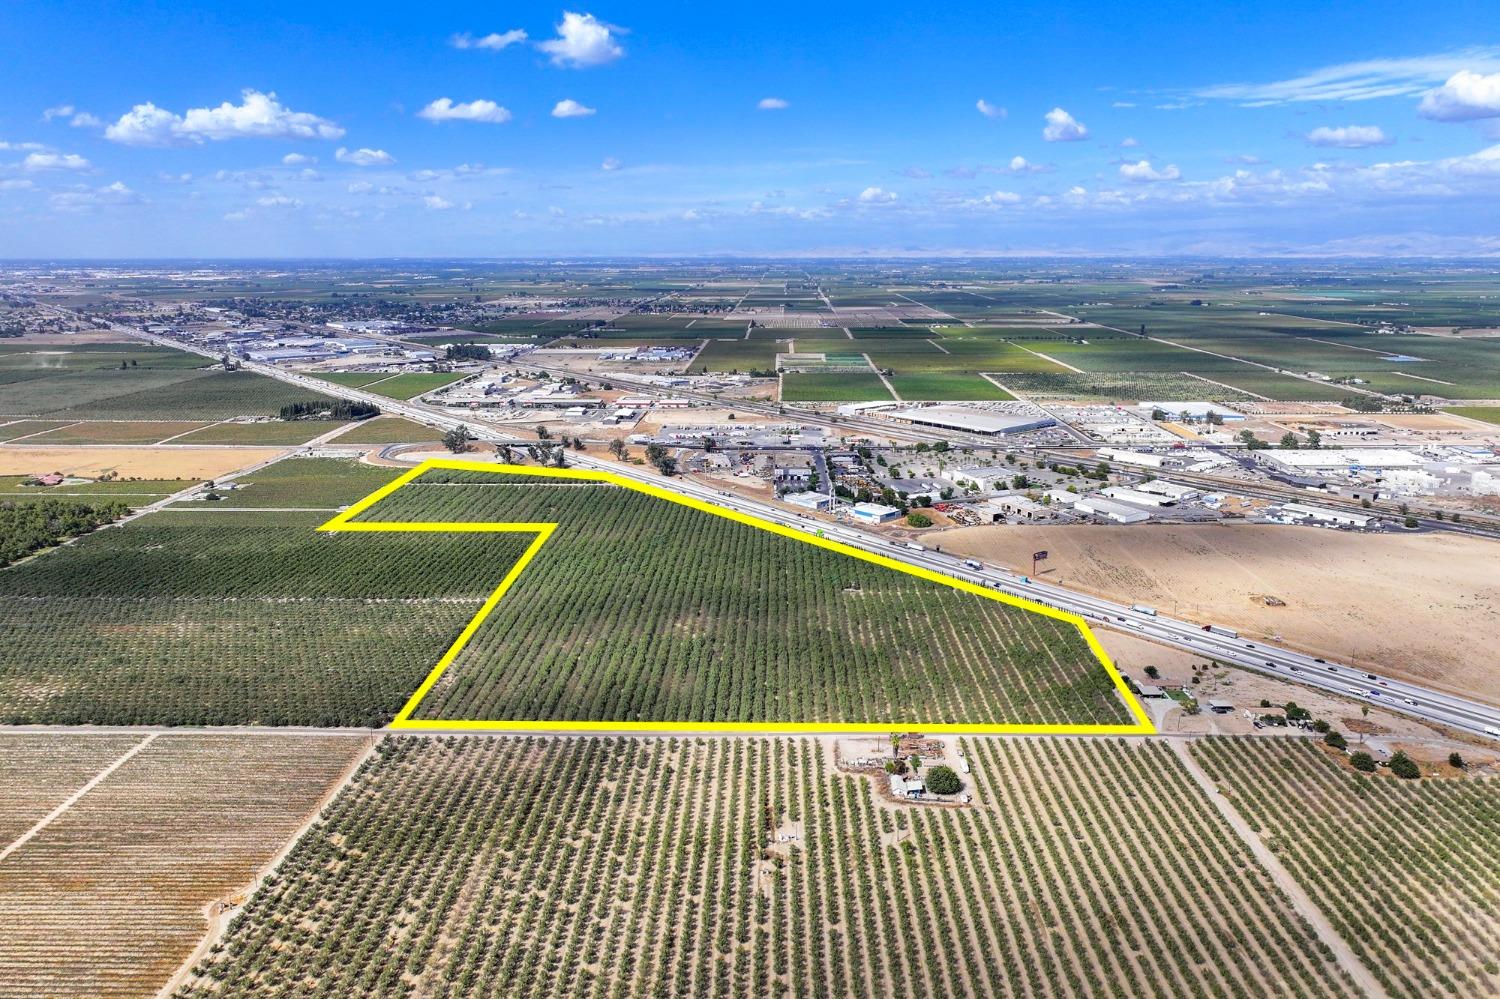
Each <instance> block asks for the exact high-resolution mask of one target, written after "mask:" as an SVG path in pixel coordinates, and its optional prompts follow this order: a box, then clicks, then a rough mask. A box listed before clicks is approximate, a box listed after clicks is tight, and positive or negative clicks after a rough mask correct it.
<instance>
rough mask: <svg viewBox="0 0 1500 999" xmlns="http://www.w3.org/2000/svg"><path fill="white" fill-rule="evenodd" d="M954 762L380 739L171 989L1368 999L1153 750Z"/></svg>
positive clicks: (559, 995) (816, 751)
mask: <svg viewBox="0 0 1500 999" xmlns="http://www.w3.org/2000/svg"><path fill="white" fill-rule="evenodd" d="M880 741H884V740H880ZM968 758H969V759H971V760H972V762H973V767H974V770H973V774H972V775H971V776H969V777H966V778H965V781H966V782H967V783H968V784H969V785H970V787H971V788H972V790H973V791H974V793H975V802H974V804H972V805H971V806H969V807H964V808H940V807H925V808H924V807H916V806H911V805H903V804H898V803H894V802H891V801H890V800H888V799H885V798H883V797H880V796H878V795H877V792H876V791H875V787H876V786H880V785H883V784H884V778H885V775H884V774H883V773H882V774H879V775H878V776H873V777H872V776H867V775H864V774H853V773H848V772H844V771H841V770H840V769H838V768H837V767H835V766H834V764H832V763H831V762H830V759H829V755H828V752H827V748H826V747H825V746H824V745H822V744H821V743H819V742H818V741H817V740H812V739H753V740H750V739H706V740H705V739H697V740H681V739H670V740H668V739H661V740H646V739H599V738H592V739H508V738H476V737H467V738H465V737H454V738H443V739H423V738H412V737H390V738H387V739H385V740H383V741H382V742H381V743H380V745H379V746H378V747H377V749H376V754H375V756H374V758H373V759H372V760H371V761H369V762H367V763H366V764H365V765H364V766H362V767H361V769H360V770H359V772H358V773H357V774H356V776H355V777H354V779H353V780H352V781H351V782H350V783H349V784H348V785H346V786H345V788H344V789H343V791H342V792H341V793H340V794H339V796H338V797H337V798H336V799H335V800H334V801H333V802H332V803H331V804H330V805H329V806H328V807H327V808H326V809H325V811H324V813H323V820H322V821H320V822H319V823H317V824H315V825H314V826H313V827H312V828H311V829H310V830H309V831H308V833H307V834H306V835H305V836H304V837H303V838H302V839H301V840H299V841H298V843H297V845H296V846H295V848H294V849H293V850H292V852H291V854H290V855H289V856H288V858H287V860H286V862H285V863H284V864H283V865H282V866H281V867H280V869H279V870H278V872H277V874H276V876H275V877H272V878H268V879H267V880H266V882H265V887H264V888H263V889H262V890H261V891H259V892H257V893H256V894H255V895H254V896H253V897H252V898H251V899H250V900H249V902H248V904H247V905H246V906H245V907H244V908H243V909H242V910H241V911H240V912H239V913H237V914H236V915H235V917H234V918H233V920H232V921H231V922H230V926H229V931H228V934H227V936H226V939H225V940H224V943H223V946H222V947H215V948H213V950H212V951H210V952H208V953H206V954H205V955H204V957H203V960H202V961H201V962H200V963H199V964H198V965H197V967H196V968H194V969H193V974H192V977H191V978H190V979H189V981H188V982H187V984H186V985H184V986H183V988H182V989H180V990H179V991H178V992H177V997H178V999H189V997H198V996H204V995H212V996H217V997H220V999H240V997H252V996H263V995H275V994H280V993H283V992H284V993H286V994H313V995H322V996H372V997H375V996H378V997H400V996H409V995H416V996H450V997H458V996H466V995H474V996H490V995H507V996H509V995H526V996H528V997H532V999H565V997H567V999H571V997H584V999H647V997H665V996H725V997H729V996H734V997H745V999H750V997H754V999H790V997H794V996H796V997H800V996H829V997H843V996H872V997H873V996H1017V997H1018V996H1064V995H1066V996H1082V995H1092V996H1109V995H1115V996H1226V997H1228V996H1262V995H1276V996H1288V997H1308V999H1312V997H1318V999H1323V997H1346V996H1349V997H1352V996H1355V995H1358V994H1359V992H1358V990H1357V989H1356V987H1355V986H1354V985H1353V983H1351V982H1350V981H1349V979H1348V978H1347V977H1346V976H1345V975H1344V974H1343V973H1342V971H1341V970H1340V969H1339V967H1338V965H1337V964H1336V963H1335V961H1334V960H1333V958H1332V956H1331V955H1330V954H1328V953H1327V952H1326V951H1325V950H1324V949H1322V947H1321V945H1320V943H1319V942H1318V940H1317V938H1316V936H1315V935H1314V932H1313V930H1312V928H1311V927H1310V926H1309V925H1308V923H1307V922H1306V921H1305V920H1304V919H1303V918H1302V917H1301V916H1300V915H1298V913H1297V911H1296V910H1295V909H1294V908H1293V906H1292V904H1291V902H1290V901H1289V900H1288V899H1287V898H1286V896H1285V895H1283V894H1282V893H1281V891H1280V890H1278V888H1277V887H1276V885H1275V883H1274V882H1273V881H1272V880H1271V878H1270V877H1269V875H1268V874H1267V873H1266V871H1265V870H1264V869H1262V868H1261V867H1260V866H1259V865H1258V864H1257V862H1256V861H1255V859H1254V857H1253V856H1252V855H1251V853H1250V851H1249V850H1248V848H1247V847H1246V846H1245V845H1244V844H1243V843H1242V842H1241V841H1240V840H1239V839H1238V838H1237V837H1236V836H1235V834H1234V832H1233V831H1232V830H1231V829H1230V827H1229V825H1228V823H1227V822H1225V821H1224V819H1223V817H1222V816H1220V815H1219V813H1218V812H1217V811H1216V810H1215V809H1214V807H1213V805H1212V804H1211V803H1210V802H1209V801H1208V800H1207V799H1205V798H1204V797H1203V796H1202V794H1201V793H1200V791H1199V790H1198V788H1197V786H1196V785H1195V784H1194V783H1193V781H1192V779H1191V778H1190V777H1189V776H1188V773H1187V771H1186V770H1185V768H1184V767H1183V766H1182V764H1181V763H1180V761H1178V760H1177V759H1176V758H1175V756H1174V754H1173V753H1172V751H1171V750H1170V749H1168V748H1167V747H1166V746H1164V745H1161V744H1159V743H1152V744H1145V743H1125V742H1103V741H1097V740H1087V741H1085V740H1056V741H1046V740H1036V739H1012V740H1004V741H1001V740H971V741H970V745H969V747H968ZM1478 953H1485V954H1487V953H1488V952H1487V951H1481V952H1478ZM1469 994H1478V993H1474V992H1471V993H1469Z"/></svg>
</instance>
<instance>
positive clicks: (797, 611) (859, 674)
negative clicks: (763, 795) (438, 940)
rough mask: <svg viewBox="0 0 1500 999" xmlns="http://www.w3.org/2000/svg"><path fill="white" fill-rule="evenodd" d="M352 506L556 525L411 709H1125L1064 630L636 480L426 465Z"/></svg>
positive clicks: (668, 715) (740, 712)
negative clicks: (691, 504)
mask: <svg viewBox="0 0 1500 999" xmlns="http://www.w3.org/2000/svg"><path fill="white" fill-rule="evenodd" d="M358 519H359V520H361V521H365V520H374V521H388V522H397V523H399V522H410V521H437V522H450V521H510V522H526V523H533V522H546V523H557V524H559V525H560V526H559V527H558V529H557V530H556V532H554V534H553V535H552V537H551V538H550V539H549V540H548V541H547V543H546V544H545V545H544V546H543V548H542V550H541V552H540V553H539V554H538V556H537V557H536V559H535V560H533V562H532V563H531V564H530V565H529V566H528V567H527V568H526V570H525V571H524V573H523V575H522V577H521V579H520V582H519V583H518V584H517V585H516V586H515V587H514V588H513V589H512V590H511V591H510V592H509V593H508V594H507V595H506V596H505V598H504V599H502V600H501V601H500V603H499V605H498V606H497V608H496V610H495V611H494V613H493V614H491V615H490V617H489V618H488V619H487V620H486V621H485V623H484V624H483V625H482V626H481V627H480V629H479V631H478V632H477V633H476V634H475V636H474V638H473V640H472V641H471V642H470V643H469V645H468V646H466V647H465V649H464V651H463V652H462V653H461V654H460V656H459V658H458V659H457V661H456V662H455V663H454V665H453V666H452V667H451V668H450V669H449V670H448V671H447V673H445V674H444V675H443V678H442V680H441V681H440V682H439V683H438V685H437V686H436V687H435V688H434V689H433V690H432V691H431V692H430V693H429V694H428V695H427V697H426V698H425V699H424V700H423V701H422V703H421V705H420V707H419V710H418V713H417V716H416V717H418V718H449V719H501V720H535V719H576V720H603V721H620V720H631V721H635V720H645V721H682V720H691V721H740V722H743V721H827V722H858V723H867V724H882V723H885V722H902V723H918V722H929V723H938V722H943V723H964V722H972V723H995V724H1004V723H1080V724H1084V723H1128V722H1129V718H1128V717H1127V715H1126V713H1125V709H1124V706H1123V704H1122V703H1121V702H1120V700H1119V698H1118V696H1117V695H1116V693H1115V691H1114V688H1113V684H1112V682H1111V680H1110V677H1109V676H1108V674H1107V673H1106V672H1105V670H1104V669H1103V667H1102V666H1101V665H1100V664H1099V662H1098V661H1097V660H1096V659H1095V658H1094V656H1093V654H1092V653H1091V652H1090V650H1089V648H1088V646H1087V645H1086V644H1085V642H1084V638H1083V635H1082V633H1081V632H1080V631H1079V630H1078V629H1077V628H1075V627H1074V626H1073V625H1071V624H1068V623H1066V622H1061V621H1057V620H1054V619H1052V618H1049V617H1045V616H1043V615H1040V614H1037V613H1033V612H1030V611H1026V610H1022V609H1018V608H1015V607H1012V606H1009V605H1007V604H1004V603H1001V602H999V601H996V600H989V599H985V598H984V597H981V596H977V595H975V594H971V593H965V592H962V591H960V590H956V589H953V588H951V587H948V586H944V585H941V584H938V583H933V582H930V581H928V580H924V579H920V578H917V577H915V576H912V575H909V574H906V573H902V572H897V571H894V570H892V569H888V568H885V567H882V566H877V565H872V564H870V563H869V562H865V561H862V560H859V559H855V558H851V557H849V556H847V555H843V554H839V553H835V552H829V551H826V550H824V549H821V548H818V547H816V546H814V545H810V544H806V543H804V542H801V541H797V540H792V539H788V538H783V537H780V536H778V535H775V534H772V533H770V532H768V531H764V530H761V529H759V528H756V527H751V526H747V525H744V524H740V523H736V522H734V521H732V520H729V519H727V518H722V517H716V516H713V515H711V514H707V513H704V512H701V511H698V510H693V509H690V508H687V507H683V506H679V505H677V504H673V503H668V502H666V501H664V500H660V499H657V498H655V497H651V496H646V495H643V494H641V493H638V492H635V491H633V490H627V489H622V488H620V487H616V486H610V485H603V484H590V483H578V482H567V483H555V482H554V483H548V482H545V481H544V482H529V483H528V482H517V481H514V480H510V481H507V478H506V477H505V476H501V475H496V474H494V473H468V472H452V471H431V472H428V473H426V474H425V475H424V476H423V477H422V478H420V479H418V480H417V481H415V482H413V483H411V484H408V485H406V486H403V487H402V488H401V489H399V490H397V491H396V492H395V493H393V494H391V495H390V496H389V497H387V498H386V499H384V500H382V501H381V502H380V503H379V504H377V505H376V506H375V507H373V508H371V509H370V510H368V511H365V512H364V513H362V514H361V515H360V516H359V518H358ZM505 536H506V537H511V538H522V539H524V540H525V541H526V542H529V541H530V540H531V538H532V535H530V534H510V535H505ZM365 537H371V536H369V535H366V536H363V537H355V538H350V539H349V542H348V543H349V544H351V545H354V544H359V543H362V541H363V540H364V538H365ZM669 568H670V571H667V570H668V569H669Z"/></svg>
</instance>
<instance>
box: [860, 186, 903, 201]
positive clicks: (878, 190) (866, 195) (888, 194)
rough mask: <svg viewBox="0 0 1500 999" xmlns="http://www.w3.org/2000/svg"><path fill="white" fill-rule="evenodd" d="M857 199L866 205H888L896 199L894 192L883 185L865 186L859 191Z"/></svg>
mask: <svg viewBox="0 0 1500 999" xmlns="http://www.w3.org/2000/svg"><path fill="white" fill-rule="evenodd" d="M859 200H860V201H861V202H863V203H864V204H867V205H888V204H890V203H891V202H892V201H895V200H896V192H895V191H887V190H886V189H885V188H883V187H867V188H865V189H864V190H863V191H860V192H859Z"/></svg>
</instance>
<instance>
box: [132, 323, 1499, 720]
mask: <svg viewBox="0 0 1500 999" xmlns="http://www.w3.org/2000/svg"><path fill="white" fill-rule="evenodd" d="M115 329H116V330H117V331H118V332H121V333H127V334H130V335H133V336H136V337H138V338H140V339H144V340H147V341H150V342H152V343H158V344H161V345H163V346H168V347H175V348H177V349H178V350H190V351H193V352H195V353H198V354H201V355H203V356H206V357H212V358H214V359H215V360H217V359H218V358H217V355H215V354H213V353H212V352H210V351H205V350H201V349H198V348H195V347H192V346H190V345H187V344H183V343H180V342H177V341H174V340H171V339H169V338H166V337H159V336H156V335H154V334H150V333H146V332H145V331H143V330H138V329H135V328H133V327H128V326H119V325H117V326H116V327H115ZM242 367H243V368H244V369H245V370H247V371H255V372H257V373H260V374H263V375H266V376H267V377H271V378H276V379H279V380H281V381H283V382H289V383H291V384H296V385H301V386H303V387H305V388H307V389H309V390H315V391H318V392H321V393H323V394H324V395H334V396H339V397H342V398H346V399H352V400H360V401H365V402H370V403H373V404H375V405H377V406H379V407H380V408H381V409H383V410H385V411H387V412H390V413H394V414H396V415H398V416H404V417H406V418H407V419H410V420H413V421H416V422H418V423H423V424H426V425H428V426H433V427H437V428H438V429H441V430H450V429H452V428H454V427H457V426H459V425H463V426H466V427H467V428H468V429H469V431H470V433H471V434H473V436H474V437H475V438H476V439H477V440H480V441H483V442H488V443H492V444H509V445H512V446H515V445H517V444H529V443H532V442H531V441H529V440H526V439H524V438H520V437H517V436H515V435H514V434H508V433H504V432H502V431H500V430H497V429H495V428H493V427H490V426H487V425H485V424H484V423H482V422H480V423H476V422H470V421H467V420H464V419H460V418H458V417H455V416H452V415H449V414H448V413H446V412H444V411H442V410H441V409H439V408H437V407H434V406H428V405H425V404H423V403H416V402H409V401H408V402H403V401H401V400H393V399H388V398H386V397H384V396H377V395H374V394H372V393H368V392H362V391H360V390H359V389H352V388H348V387H346V386H342V385H335V384H333V383H332V382H326V381H323V380H322V379H318V378H313V377H310V376H308V375H304V374H300V373H298V372H295V371H286V370H283V369H281V368H278V367H275V366H274V365H268V364H257V363H250V362H245V363H243V364H242ZM567 455H568V461H569V462H570V463H571V464H573V465H574V466H577V467H582V468H594V469H599V470H603V471H609V472H613V473H615V474H616V475H623V476H628V477H630V478H634V479H637V480H639V481H641V482H646V483H649V484H651V485H653V486H656V487H658V488H667V489H671V490H673V491H674V492H677V493H680V494H682V495H684V496H691V497H693V498H695V499H699V500H703V501H705V502H709V503H713V504H715V505H718V506H721V507H725V508H728V509H734V510H738V511H740V512H742V513H747V514H750V515H753V516H756V517H760V518H761V519H763V520H768V521H771V522H773V523H777V524H782V525H785V526H788V527H792V528H795V529H797V530H801V531H806V532H808V533H814V532H818V531H821V532H822V535H823V536H824V537H827V538H829V539H831V540H835V541H839V542H842V543H844V544H847V545H849V546H851V547H854V548H859V549H862V550H864V551H869V552H876V553H879V554H881V555H884V556H886V557H888V558H894V559H899V560H900V561H903V562H906V563H908V564H910V565H917V566H921V567H922V568H925V569H930V570H932V571H934V572H940V573H944V574H946V575H949V576H952V577H955V578H958V579H966V580H969V581H970V582H974V583H978V584H981V585H984V586H989V587H991V588H993V589H995V590H997V591H1000V592H1003V593H1009V594H1013V595H1015V596H1019V597H1024V598H1026V599H1029V600H1033V601H1036V602H1038V603H1043V604H1047V605H1049V606H1052V607H1056V608H1059V609H1061V610H1065V611H1070V612H1072V613H1075V614H1078V615H1079V616H1080V617H1083V618H1084V619H1086V620H1088V621H1090V622H1093V623H1096V624H1101V625H1104V626H1107V627H1111V628H1114V629H1116V630H1119V631H1123V632H1126V633H1127V634H1134V635H1137V636H1140V637H1142V638H1148V639H1151V640H1154V641H1157V642H1161V643H1163V644H1166V645H1170V646H1174V647H1177V648H1181V649H1185V650H1187V651H1189V652H1193V653H1196V654H1198V655H1201V656H1204V657H1206V658H1212V659H1215V660H1218V661H1220V662H1224V663H1229V664H1232V665H1235V666H1240V667H1243V668H1245V669H1249V670H1254V671H1255V672H1258V673H1265V674H1271V675H1274V676H1279V677H1281V678H1283V679H1286V680H1290V681H1294V682H1298V683H1303V684H1306V685H1308V686H1311V687H1315V688H1318V689H1320V690H1324V691H1327V692H1330V693H1333V694H1339V695H1343V696H1345V697H1349V698H1352V699H1354V700H1358V701H1361V702H1363V703H1368V704H1371V705H1375V706H1379V707H1382V708H1385V709H1388V710H1392V711H1397V712H1401V713H1404V714H1408V715H1412V716H1415V717H1417V718H1421V719H1423V720H1425V721H1429V722H1434V723H1437V724H1441V725H1446V726H1449V727H1450V728H1453V729H1457V730H1461V731H1464V732H1468V733H1471V734H1474V735H1480V736H1488V737H1490V738H1492V739H1495V740H1496V741H1500V708H1495V707H1491V706H1489V705H1486V704H1482V703H1480V702H1477V701H1471V700H1468V699H1465V698H1461V697H1456V696H1453V695H1451V694H1443V693H1439V692H1436V691H1433V690H1429V689H1427V688H1425V687H1422V686H1419V685H1417V684H1413V683H1408V682H1406V681H1403V680H1398V679H1395V678H1393V677H1388V676H1382V675H1379V674H1373V673H1369V672H1367V671H1366V670H1363V669H1358V668H1355V667H1352V666H1349V665H1347V664H1343V663H1336V662H1324V661H1321V660H1319V659H1316V658H1314V657H1312V656H1309V655H1306V654H1304V653H1300V652H1295V651H1293V650H1291V649H1287V648H1284V647H1282V646H1280V645H1276V644H1272V643H1267V642H1258V641H1254V640H1251V639H1248V638H1240V637H1236V636H1231V635H1221V634H1217V633H1213V632H1208V631H1205V630H1203V626H1202V625H1199V624H1193V623H1191V622H1188V621H1181V620H1177V619H1174V618H1169V617H1166V616H1163V615H1160V614H1158V615H1155V616H1151V615H1146V614H1141V613H1138V612H1136V611H1133V610H1131V609H1130V607H1129V606H1127V605H1125V604H1118V603H1114V602H1113V601H1109V600H1104V599H1101V598H1099V597H1093V596H1089V595H1086V594H1081V593H1077V592H1075V591H1073V590H1068V589H1064V588H1063V587H1060V586H1054V585H1051V584H1049V583H1045V582H1041V581H1038V580H1035V579H1031V578H1028V577H1025V576H1022V575H1019V574H1017V573H1013V572H1010V571H1009V570H1006V569H1002V568H998V567H995V566H988V565H982V566H981V568H979V569H974V568H973V567H972V566H971V565H969V564H967V563H966V562H965V561H964V560H963V559H962V558H960V557H959V556H956V555H950V554H946V553H943V552H938V551H929V550H927V549H925V548H924V549H921V550H917V549H913V548H911V547H908V546H907V545H906V544H904V543H900V542H892V541H891V540H889V539H887V538H883V537H880V536H878V535H875V534H872V533H870V532H868V531H863V530H860V529H859V528H856V527H853V526H851V525H847V524H842V523H832V522H828V521H823V520H814V519H812V518H810V517H809V516H808V515H806V514H799V513H795V512H793V511H791V510H787V509H784V508H782V507H780V506H777V505H774V504H772V503H767V502H763V501H760V500H754V499H749V498H746V497H742V496H738V495H735V494H732V493H727V492H724V491H721V490H715V489H713V488H711V487H708V486H704V485H700V484H698V483H696V482H690V481H687V480H685V479H683V478H681V477H673V478H665V477H663V476H661V475H659V474H657V473H655V472H654V471H646V470H644V469H641V468H639V467H637V466H634V465H627V464H622V463H619V462H614V461H609V460H606V459H603V458H598V457H595V456H593V455H590V454H588V453H587V452H577V451H569V452H567Z"/></svg>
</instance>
